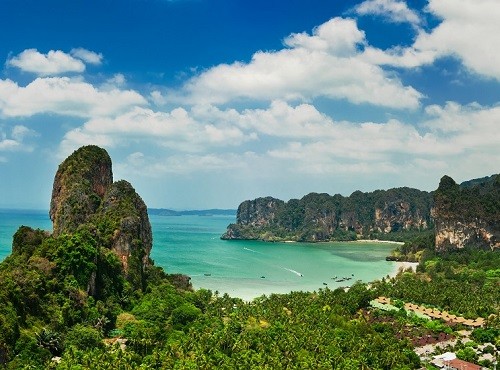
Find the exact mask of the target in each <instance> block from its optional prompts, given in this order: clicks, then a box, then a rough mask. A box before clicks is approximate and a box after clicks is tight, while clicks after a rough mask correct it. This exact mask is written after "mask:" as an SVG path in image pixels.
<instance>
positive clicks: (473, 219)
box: [432, 175, 500, 251]
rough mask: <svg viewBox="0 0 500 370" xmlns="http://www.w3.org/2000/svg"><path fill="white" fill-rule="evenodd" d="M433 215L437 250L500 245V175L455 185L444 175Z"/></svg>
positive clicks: (437, 191) (498, 246)
mask: <svg viewBox="0 0 500 370" xmlns="http://www.w3.org/2000/svg"><path fill="white" fill-rule="evenodd" d="M432 214H433V216H434V219H435V223H436V250H438V251H444V250H449V249H460V248H466V247H473V248H482V249H495V248H500V175H495V176H491V177H488V178H483V179H477V180H471V181H468V182H466V183H463V184H462V185H458V184H457V183H456V182H455V181H454V180H453V179H452V178H451V177H449V176H444V177H443V178H442V179H441V181H440V183H439V187H438V189H437V190H436V192H435V206H434V208H433V210H432Z"/></svg>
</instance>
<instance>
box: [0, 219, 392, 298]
mask: <svg viewBox="0 0 500 370" xmlns="http://www.w3.org/2000/svg"><path fill="white" fill-rule="evenodd" d="M150 221H151V225H152V228H153V239H154V241H153V250H152V252H151V257H152V258H153V260H154V261H155V264H156V265H158V266H161V267H163V268H164V269H165V270H166V271H167V272H169V273H183V274H186V275H189V276H191V278H192V283H193V286H194V287H195V288H207V289H211V290H212V291H218V292H219V293H220V294H223V293H228V294H229V295H231V296H236V297H241V298H244V299H251V298H254V297H257V296H260V295H262V294H267V295H268V294H270V293H288V292H290V291H297V290H307V291H312V290H318V289H320V288H325V287H329V288H330V289H334V288H337V287H339V286H348V285H350V284H352V283H353V282H355V281H356V280H362V281H364V282H369V281H373V280H376V279H380V278H382V277H384V276H386V275H388V274H391V273H392V272H393V271H394V269H395V264H394V262H387V261H385V256H386V255H387V254H388V253H389V252H390V251H391V250H392V249H393V248H394V247H395V245H393V244H388V243H357V242H354V243H353V242H349V243H340V242H339V243H315V244H309V243H305V244H302V243H265V242H258V241H225V240H220V238H219V237H220V235H222V233H223V232H224V231H225V229H226V226H227V225H228V224H229V223H231V222H234V217H228V216H154V215H153V216H150ZM20 225H27V226H31V227H34V228H41V229H44V230H51V229H52V224H51V222H50V220H49V218H48V212H47V211H26V210H0V260H3V259H4V258H5V257H6V256H7V255H8V254H9V253H10V251H11V245H12V235H13V234H14V232H15V231H16V230H17V228H18V227H19V226H20ZM343 278H347V279H346V280H344V281H342V282H336V280H340V279H343Z"/></svg>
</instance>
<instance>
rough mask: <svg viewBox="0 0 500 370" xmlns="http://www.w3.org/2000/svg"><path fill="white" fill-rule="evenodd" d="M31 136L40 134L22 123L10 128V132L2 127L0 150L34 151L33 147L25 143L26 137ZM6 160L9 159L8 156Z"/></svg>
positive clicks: (0, 128) (0, 130) (0, 129)
mask: <svg viewBox="0 0 500 370" xmlns="http://www.w3.org/2000/svg"><path fill="white" fill-rule="evenodd" d="M30 136H38V134H37V133H36V132H35V131H33V130H31V129H29V128H27V127H26V126H22V125H15V126H13V127H12V128H11V129H10V134H8V133H7V132H6V131H4V130H3V129H2V127H0V151H3V152H19V151H28V152H30V151H32V150H33V147H32V146H31V145H29V144H27V143H25V138H27V137H30ZM3 158H4V162H6V161H7V158H6V157H3Z"/></svg>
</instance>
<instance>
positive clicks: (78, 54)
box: [70, 48, 103, 65]
mask: <svg viewBox="0 0 500 370" xmlns="http://www.w3.org/2000/svg"><path fill="white" fill-rule="evenodd" d="M70 54H71V55H72V56H74V57H75V58H78V59H81V60H83V61H84V62H85V63H88V64H95V65H100V64H101V63H102V59H103V56H102V54H101V53H96V52H93V51H90V50H87V49H84V48H76V49H72V50H71V51H70Z"/></svg>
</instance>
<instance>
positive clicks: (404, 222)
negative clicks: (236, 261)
mask: <svg viewBox="0 0 500 370" xmlns="http://www.w3.org/2000/svg"><path fill="white" fill-rule="evenodd" d="M431 206H432V195H431V194H430V193H428V192H423V191H420V190H416V189H410V188H398V189H390V190H386V191H383V190H377V191H375V192H372V193H362V192H360V191H356V192H354V193H353V194H352V195H351V196H349V197H343V196H341V195H339V194H337V195H334V196H331V195H328V194H324V193H323V194H317V193H311V194H308V195H306V196H305V197H303V198H302V199H300V200H298V199H292V200H290V201H288V202H286V203H285V202H283V201H281V200H278V199H275V198H271V197H267V198H258V199H255V200H252V201H249V200H247V201H245V202H243V203H241V205H240V206H239V207H238V213H237V222H236V224H231V225H229V226H228V229H227V231H226V233H225V234H224V235H223V236H222V238H223V239H260V240H268V241H280V240H295V241H328V240H352V239H356V238H357V237H359V236H362V237H367V238H369V237H371V236H375V237H377V235H378V234H385V233H391V232H398V231H405V230H427V229H430V228H432V227H433V223H432V218H431V216H430V209H431ZM375 234H377V235H375Z"/></svg>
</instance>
